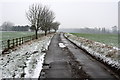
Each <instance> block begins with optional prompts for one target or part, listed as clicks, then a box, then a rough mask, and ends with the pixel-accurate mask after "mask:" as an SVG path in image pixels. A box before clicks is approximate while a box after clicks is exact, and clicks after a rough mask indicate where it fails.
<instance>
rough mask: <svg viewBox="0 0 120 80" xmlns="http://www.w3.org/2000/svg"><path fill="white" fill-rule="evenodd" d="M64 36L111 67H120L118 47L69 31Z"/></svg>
mask: <svg viewBox="0 0 120 80" xmlns="http://www.w3.org/2000/svg"><path fill="white" fill-rule="evenodd" d="M65 36H66V37H67V38H68V39H69V40H71V41H72V42H74V43H75V44H76V45H77V46H80V47H82V48H83V49H85V50H87V51H88V52H89V53H90V54H91V55H92V56H94V57H96V58H99V59H100V60H102V61H103V62H105V63H107V64H108V65H111V66H112V67H115V68H117V69H120V61H119V57H120V55H119V53H118V51H119V50H120V49H119V48H116V47H112V46H108V45H106V44H102V43H100V42H94V41H91V40H88V39H85V38H82V37H77V36H74V35H72V34H69V33H67V34H65Z"/></svg>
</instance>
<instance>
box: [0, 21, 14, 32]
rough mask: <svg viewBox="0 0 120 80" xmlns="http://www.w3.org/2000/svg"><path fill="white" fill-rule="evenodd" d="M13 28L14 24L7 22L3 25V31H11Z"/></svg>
mask: <svg viewBox="0 0 120 80" xmlns="http://www.w3.org/2000/svg"><path fill="white" fill-rule="evenodd" d="M13 26H14V24H13V23H12V22H9V21H7V22H4V23H3V24H2V25H1V29H2V31H11V30H12V27H13Z"/></svg>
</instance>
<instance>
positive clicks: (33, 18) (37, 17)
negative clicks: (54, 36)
mask: <svg viewBox="0 0 120 80" xmlns="http://www.w3.org/2000/svg"><path fill="white" fill-rule="evenodd" d="M26 16H27V19H28V21H29V22H30V25H31V29H32V30H34V31H35V35H36V39H37V38H38V37H37V35H38V31H39V30H42V31H44V32H45V35H47V32H48V31H49V32H50V30H51V29H54V30H55V32H56V30H58V27H59V25H60V23H59V22H54V19H55V15H54V12H53V11H51V10H50V9H49V8H48V7H47V6H42V5H41V4H33V5H31V6H30V7H29V10H28V12H27V13H26Z"/></svg>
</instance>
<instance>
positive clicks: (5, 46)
mask: <svg viewBox="0 0 120 80" xmlns="http://www.w3.org/2000/svg"><path fill="white" fill-rule="evenodd" d="M43 35H44V34H38V38H39V37H41V36H43ZM34 39H36V37H35V35H31V36H25V37H20V38H15V39H8V40H4V41H2V53H4V52H6V51H8V50H9V49H11V48H14V47H16V46H18V45H21V44H23V43H25V42H28V41H31V40H34Z"/></svg>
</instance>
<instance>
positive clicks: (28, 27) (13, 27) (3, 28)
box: [1, 25, 30, 31]
mask: <svg viewBox="0 0 120 80" xmlns="http://www.w3.org/2000/svg"><path fill="white" fill-rule="evenodd" d="M29 29H30V26H28V25H26V26H11V27H10V26H6V27H2V29H1V31H29Z"/></svg>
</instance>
